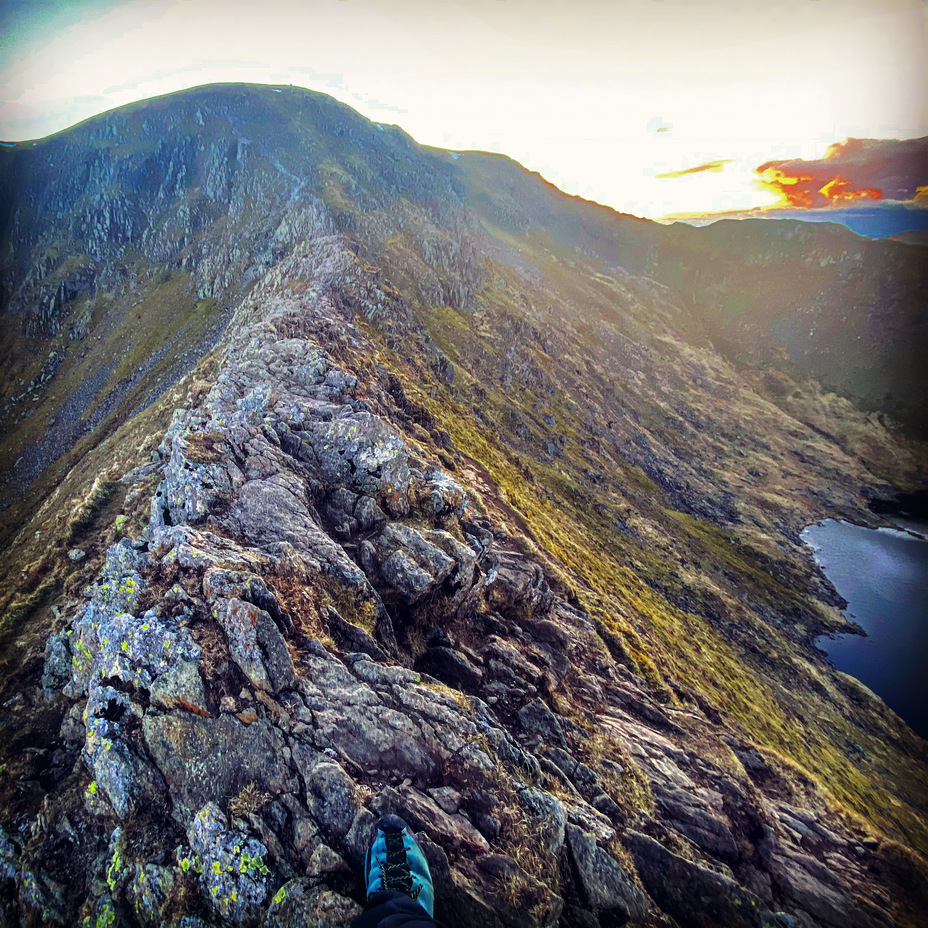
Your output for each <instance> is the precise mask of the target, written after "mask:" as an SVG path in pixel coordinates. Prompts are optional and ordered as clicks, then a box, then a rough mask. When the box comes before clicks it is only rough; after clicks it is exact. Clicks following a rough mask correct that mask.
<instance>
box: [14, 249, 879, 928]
mask: <svg viewBox="0 0 928 928" xmlns="http://www.w3.org/2000/svg"><path fill="white" fill-rule="evenodd" d="M343 247H344V243H343V241H342V240H341V239H340V238H339V237H337V236H336V237H322V238H318V239H316V240H313V241H311V242H310V243H308V244H307V245H306V246H304V248H303V249H302V250H301V253H300V255H299V258H298V259H294V263H293V264H292V265H291V273H292V275H293V276H292V277H291V278H290V282H291V284H293V286H292V287H290V288H285V289H283V290H281V289H278V288H276V287H275V288H274V289H273V291H271V290H267V291H264V292H263V294H262V295H263V297H264V298H265V302H264V308H263V312H262V314H261V318H259V319H257V320H256V321H254V322H253V323H252V324H251V325H249V326H247V327H246V328H244V329H243V330H242V331H241V332H240V333H239V335H238V336H237V337H236V338H235V340H233V341H232V342H231V343H230V344H229V346H228V347H227V348H226V349H225V351H224V353H223V357H222V361H221V366H220V370H219V374H218V376H217V377H216V380H215V383H214V385H213V386H212V388H211V389H210V390H209V391H208V392H207V393H206V394H205V395H204V396H203V397H202V399H201V400H200V401H199V402H198V403H196V404H194V405H192V406H191V407H190V408H188V409H186V410H179V411H178V413H177V415H176V416H175V419H174V422H173V423H172V425H171V427H170V428H169V430H168V432H167V434H166V436H165V438H164V440H163V442H162V444H161V446H160V447H159V449H158V452H157V454H156V456H155V460H154V461H153V463H152V464H150V465H148V467H147V468H146V471H147V472H151V473H154V474H155V475H157V477H158V478H159V481H160V482H159V486H158V489H157V491H156V493H155V494H154V496H153V499H152V517H151V521H150V523H149V525H148V527H147V529H146V530H145V532H144V534H143V535H142V536H141V537H140V538H139V539H138V540H131V539H128V538H126V539H123V540H122V541H120V542H119V543H118V544H116V545H114V546H113V547H112V548H111V549H110V551H109V552H108V554H107V558H106V562H105V567H104V569H103V571H102V573H101V574H100V576H99V577H98V579H97V582H96V583H95V584H94V585H93V586H92V588H91V589H90V590H88V600H87V602H86V603H85V605H83V606H82V607H81V608H79V609H78V610H77V611H76V612H75V614H74V615H73V616H71V617H70V619H69V622H68V624H67V626H66V627H65V628H64V629H63V630H62V631H61V632H60V633H58V634H57V635H55V636H53V637H52V638H51V639H50V640H49V643H48V646H47V650H46V666H45V675H44V677H43V681H44V685H45V698H46V699H50V700H53V701H57V704H59V705H60V706H61V711H62V714H63V715H64V723H63V725H62V729H61V733H60V738H61V748H60V749H59V751H58V754H57V755H56V757H57V759H56V761H55V763H56V764H57V765H58V766H59V767H62V768H63V770H64V772H65V773H66V777H65V779H63V780H62V781H61V785H60V786H58V787H56V788H54V789H52V790H51V791H50V792H49V795H48V797H47V799H46V801H45V803H44V804H43V811H42V813H41V816H40V818H39V819H36V821H35V823H34V824H33V827H32V830H31V832H29V831H27V833H26V834H25V835H23V834H18V835H17V834H4V835H3V836H2V842H3V843H2V853H3V866H4V869H3V871H2V880H3V889H4V900H5V901H4V917H5V920H6V923H8V924H11V925H13V924H17V923H19V922H23V923H29V922H30V920H32V921H35V920H36V919H40V920H42V921H43V922H44V923H58V924H71V923H74V922H75V921H80V920H82V919H89V920H90V923H94V922H95V921H96V920H97V919H103V921H104V922H106V921H108V920H112V919H114V918H115V919H116V920H117V921H118V922H119V923H123V922H126V923H128V922H133V923H135V922H137V923H139V924H145V925H148V924H153V925H154V924H159V925H160V924H185V925H193V924H197V925H210V924H216V925H218V924H243V925H244V924H264V925H269V926H270V925H279V924H326V925H339V924H342V925H344V924H348V922H349V921H350V919H351V917H353V915H354V914H355V913H356V912H357V911H358V905H357V903H358V902H359V901H361V899H360V891H361V887H360V884H359V880H358V868H359V866H360V863H361V860H362V857H363V854H364V850H365V848H366V842H367V840H368V838H369V836H370V833H371V827H372V824H373V822H374V821H375V818H376V815H377V814H379V813H380V812H383V811H386V810H393V811H397V812H399V813H400V814H402V815H403V816H404V817H406V819H407V821H409V823H410V824H411V825H412V827H413V828H414V829H415V830H417V831H418V832H419V833H420V838H421V840H422V843H423V845H424V848H425V851H426V854H427V856H428V857H429V860H430V863H431V865H432V869H433V873H434V874H435V879H436V886H437V900H438V903H437V912H438V914H439V916H440V917H444V918H446V919H448V920H449V922H453V923H454V924H458V925H473V926H475V928H476V926H492V925H506V926H516V925H524V926H532V925H555V924H558V925H563V926H574V925H584V926H589V925H596V924H602V925H615V924H626V923H629V924H642V925H643V924H645V923H648V924H651V923H652V921H649V919H652V918H654V917H658V916H659V915H660V913H664V915H663V916H662V917H663V918H664V923H666V924H672V923H676V924H679V925H681V926H689V925H694V926H697V925H700V926H701V925H717V924H732V925H750V926H758V928H759V926H761V925H764V924H770V923H781V924H803V925H806V926H809V928H811V926H814V925H855V926H861V928H863V926H888V925H890V924H891V923H892V915H891V913H890V911H889V907H890V903H889V900H886V899H885V898H881V897H879V896H878V895H877V894H876V893H875V887H874V883H873V878H872V874H871V872H870V867H871V859H872V857H873V854H874V851H873V850H872V849H868V847H865V846H863V845H861V844H860V843H859V842H860V836H858V835H857V834H855V833H853V831H849V830H848V828H847V825H846V824H845V823H843V822H842V821H841V820H840V819H839V818H838V817H837V815H836V813H835V812H834V811H833V810H829V809H828V808H827V806H822V805H820V803H821V799H820V797H819V795H818V794H817V792H816V791H815V790H814V789H812V788H811V786H810V787H809V789H808V792H806V793H805V794H802V793H800V792H797V791H796V788H795V785H792V784H790V783H789V781H788V780H787V779H784V778H783V776H782V775H781V774H778V773H777V772H776V770H775V769H774V767H773V766H771V763H773V764H775V763H776V762H775V761H771V762H768V761H767V760H765V759H764V758H763V757H762V756H761V755H759V754H757V753H756V752H755V753H754V754H752V757H753V758H754V760H753V762H752V764H751V765H750V766H749V765H747V764H746V763H742V761H741V760H740V759H739V758H740V757H741V756H743V755H742V752H746V751H752V750H753V749H752V748H750V747H749V746H748V745H744V744H742V743H741V742H740V741H739V739H738V736H737V735H736V734H735V733H734V732H733V731H731V730H730V729H729V728H728V727H727V726H726V725H725V724H724V723H723V722H721V721H720V719H719V718H718V714H717V713H715V712H712V711H709V710H708V709H706V710H703V709H701V708H700V707H699V704H698V702H689V703H686V702H684V703H679V704H676V705H671V704H668V703H666V702H663V703H662V702H659V701H657V700H656V699H655V694H653V693H652V692H650V691H649V688H648V685H647V684H646V683H645V681H644V680H643V679H641V678H640V677H637V676H635V675H634V674H633V673H631V672H629V670H628V669H627V668H626V667H625V666H623V665H622V664H620V663H617V662H616V661H615V660H614V658H613V657H612V656H611V655H610V652H609V650H608V649H607V648H606V646H605V645H604V643H603V641H602V639H601V638H600V637H599V636H598V634H597V632H596V626H595V624H594V622H593V621H592V620H591V617H590V616H589V615H587V614H586V613H584V612H583V611H582V610H580V609H578V608H576V607H575V606H573V605H571V604H570V603H568V602H567V601H565V599H564V598H563V597H562V596H561V595H559V594H557V593H555V592H554V591H552V589H551V588H550V586H549V585H548V583H547V582H546V580H545V577H544V573H543V571H542V570H540V569H539V565H537V564H536V563H533V561H532V558H531V557H529V556H527V555H526V554H525V553H523V552H522V551H521V550H520V549H519V547H518V546H517V545H514V544H513V541H514V540H513V539H511V538H509V537H507V535H506V534H505V532H503V531H502V530H501V528H500V527H499V526H498V525H495V524H493V522H491V521H489V520H487V519H486V517H481V516H477V515H471V513H470V510H471V501H470V500H469V497H468V493H467V492H466V491H465V489H464V488H463V487H462V486H461V485H460V483H459V482H458V481H457V480H456V479H455V477H454V476H453V475H452V474H450V473H448V471H447V470H446V468H444V467H443V466H442V465H441V463H440V462H438V461H436V460H428V459H425V458H422V457H421V456H420V453H419V452H418V451H417V450H416V449H417V447H419V443H418V442H417V441H416V440H415V439H410V438H409V437H407V436H406V435H404V432H403V430H402V429H400V428H398V427H397V425H396V424H395V423H393V422H391V421H390V420H389V419H388V418H386V417H385V416H384V415H381V414H379V413H378V412H376V411H374V409H375V408H378V409H381V411H383V409H385V408H389V407H384V406H383V402H384V398H385V397H387V395H388V394H387V389H389V387H390V383H389V381H386V382H384V381H379V380H378V379H377V378H371V377H365V378H364V379H363V380H362V379H359V377H358V376H357V375H356V374H353V373H350V372H349V371H347V370H345V369H344V368H343V367H341V366H339V365H338V364H337V363H336V362H335V361H334V360H333V358H332V356H331V355H330V354H329V353H328V352H327V351H326V350H324V349H323V348H322V347H321V346H320V345H319V344H317V343H316V342H315V341H314V340H313V333H314V332H317V331H319V330H320V329H323V328H326V327H329V329H331V328H337V329H338V330H339V331H340V333H341V335H340V339H339V340H337V341H335V342H333V344H332V347H333V348H334V347H336V346H337V345H338V344H345V343H354V345H355V346H356V347H358V346H362V343H363V336H362V335H361V333H360V332H359V331H358V330H357V329H354V328H353V327H352V326H350V325H349V324H347V323H345V321H344V319H343V318H342V317H341V316H340V315H339V313H338V311H337V310H336V308H335V307H334V305H333V304H332V302H331V300H330V299H329V298H328V297H327V296H326V292H325V287H324V277H323V276H314V275H313V271H312V269H313V268H314V267H318V266H320V265H324V264H325V263H326V260H324V258H325V256H326V255H328V256H329V258H331V259H333V260H336V259H337V254H336V253H337V252H338V250H339V249H341V248H343ZM297 333H302V334H301V335H300V334H297ZM385 388H386V389H385ZM393 408H394V409H396V410H397V413H399V410H398V407H396V406H394V407H393ZM139 476H140V475H135V477H134V478H133V479H137V478H138V477H139ZM425 668H428V670H429V672H426V669H425ZM433 674H434V675H433ZM69 767H73V771H72V772H71V773H69V774H68V773H67V769H68V768H69ZM784 790H786V791H787V794H788V796H789V798H790V799H791V800H792V801H793V802H796V803H798V804H800V805H803V806H809V807H811V808H814V809H815V811H814V812H812V813H810V812H809V811H803V809H801V808H797V807H794V806H791V805H788V804H787V803H786V802H784V801H783V795H784V793H783V791H784ZM797 817H798V818H797ZM799 819H803V820H804V821H805V822H807V823H808V824H807V825H802V824H801V823H800V821H799ZM55 848H59V849H61V851H65V852H66V853H63V854H62V853H60V852H56V851H55V850H54V849H55ZM823 862H824V863H823ZM777 913H779V914H777ZM669 919H673V920H674V922H671V921H669Z"/></svg>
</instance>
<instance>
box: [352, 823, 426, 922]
mask: <svg viewBox="0 0 928 928" xmlns="http://www.w3.org/2000/svg"><path fill="white" fill-rule="evenodd" d="M364 882H365V884H366V886H367V897H368V899H369V898H370V897H371V896H372V895H373V894H374V893H379V892H381V891H383V890H388V891H392V892H398V893H406V895H407V896H409V897H410V898H411V899H413V900H414V901H415V902H418V903H419V905H421V906H422V908H423V909H425V911H426V912H428V913H429V915H433V914H434V910H435V892H434V890H433V888H432V874H431V873H430V872H429V865H428V861H426V859H425V856H424V855H423V853H422V850H421V848H420V847H419V845H418V844H417V843H416V839H415V838H414V837H413V836H412V834H411V833H410V831H409V826H408V825H407V824H406V823H405V822H404V821H403V820H402V819H401V818H400V817H399V816H397V815H385V816H384V817H383V818H382V819H381V820H380V821H379V822H378V823H377V830H376V832H375V833H374V839H373V841H372V842H371V846H370V847H369V848H368V851H367V860H366V861H365V863H364Z"/></svg>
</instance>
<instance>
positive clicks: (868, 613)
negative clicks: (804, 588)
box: [800, 512, 928, 738]
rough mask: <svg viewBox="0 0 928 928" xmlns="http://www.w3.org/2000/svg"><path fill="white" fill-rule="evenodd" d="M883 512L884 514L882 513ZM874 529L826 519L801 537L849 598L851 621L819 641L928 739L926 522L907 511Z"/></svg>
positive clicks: (837, 664) (846, 610)
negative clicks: (927, 691) (927, 698)
mask: <svg viewBox="0 0 928 928" xmlns="http://www.w3.org/2000/svg"><path fill="white" fill-rule="evenodd" d="M884 517H885V514H884ZM899 522H900V524H898V525H894V526H885V525H884V526H880V527H875V528H870V527H866V526H862V525H857V524H855V523H852V522H845V521H838V520H834V519H825V520H823V521H821V522H818V523H814V524H813V525H809V526H807V527H806V528H805V529H804V530H803V531H802V533H801V536H800V537H801V538H802V540H803V542H804V543H805V544H807V545H809V547H810V548H811V549H812V553H813V556H814V558H815V561H816V563H817V564H818V566H819V568H820V569H821V571H822V572H823V573H824V574H825V576H826V577H827V579H828V581H829V583H830V584H831V585H832V587H833V588H834V589H835V591H836V592H837V593H838V595H839V596H840V597H841V599H842V600H843V601H844V603H845V605H844V606H842V607H841V608H842V612H843V613H844V616H845V618H846V619H847V620H848V622H849V623H850V627H848V628H847V629H843V630H841V631H839V632H836V633H834V634H828V635H820V636H818V637H817V638H816V639H815V641H814V644H815V646H816V647H818V648H819V649H820V650H821V651H823V652H824V653H825V655H826V656H827V659H828V661H829V662H830V663H831V664H832V666H834V667H835V668H836V669H837V670H840V671H842V672H844V673H848V674H850V675H851V676H853V677H856V678H857V679H858V680H860V681H861V682H862V683H863V684H864V685H865V686H867V687H868V688H869V689H871V690H872V691H873V692H875V693H876V694H877V695H879V696H880V698H881V699H883V701H884V702H885V703H886V704H887V705H888V706H889V707H890V708H891V709H892V710H893V711H894V712H896V713H897V714H898V715H899V716H900V717H901V718H902V719H904V720H905V721H906V723H907V724H908V725H909V726H910V727H911V728H912V729H913V730H914V731H915V732H916V733H917V734H919V735H920V736H921V737H923V738H928V710H926V708H925V707H924V705H923V703H924V700H923V697H922V690H923V673H924V671H923V668H924V666H925V664H924V660H925V657H926V639H928V585H926V580H925V578H926V577H928V522H923V521H921V520H915V519H912V518H911V517H910V513H909V512H906V515H905V516H904V517H902V518H900V520H899Z"/></svg>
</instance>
